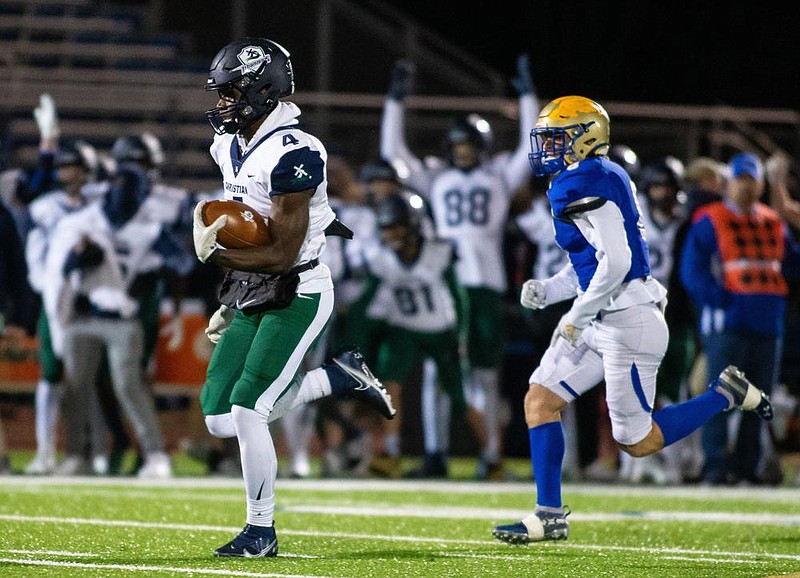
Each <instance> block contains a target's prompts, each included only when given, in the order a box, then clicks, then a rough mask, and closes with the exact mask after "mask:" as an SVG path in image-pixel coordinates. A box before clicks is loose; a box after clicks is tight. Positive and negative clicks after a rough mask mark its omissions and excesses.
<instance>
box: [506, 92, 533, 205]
mask: <svg viewBox="0 0 800 578" xmlns="http://www.w3.org/2000/svg"><path fill="white" fill-rule="evenodd" d="M538 111H539V102H538V100H537V99H536V95H534V94H533V93H530V92H529V93H527V94H522V95H520V97H519V142H518V143H517V148H516V150H515V151H514V153H513V154H512V155H511V157H510V158H509V159H508V162H507V164H506V165H505V167H504V169H503V179H504V180H505V183H506V186H507V187H508V190H509V191H515V190H516V189H518V188H519V187H520V186H521V185H522V183H524V182H525V179H527V178H528V177H530V176H531V165H530V163H529V161H528V153H529V152H531V141H530V132H531V129H532V128H533V125H534V124H536V114H537V113H538Z"/></svg>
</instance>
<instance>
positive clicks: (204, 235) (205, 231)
mask: <svg viewBox="0 0 800 578" xmlns="http://www.w3.org/2000/svg"><path fill="white" fill-rule="evenodd" d="M205 204H206V201H200V202H199V203H197V206H196V207H195V208H194V222H193V224H192V236H193V237H194V252H195V253H197V258H198V259H200V262H201V263H205V262H206V261H208V258H209V257H211V253H213V252H214V251H216V250H217V233H218V232H219V230H220V229H221V228H222V227H224V226H225V223H227V222H228V215H220V216H219V217H217V220H216V221H214V222H213V223H211V224H210V225H208V226H206V224H205V223H203V205H205Z"/></svg>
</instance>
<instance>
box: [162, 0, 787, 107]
mask: <svg viewBox="0 0 800 578" xmlns="http://www.w3.org/2000/svg"><path fill="white" fill-rule="evenodd" d="M384 1H385V3H386V4H388V5H390V6H393V7H394V8H396V9H397V10H400V11H402V12H404V13H405V14H407V15H409V16H411V17H413V18H414V19H417V20H418V21H419V22H420V24H422V25H424V26H425V27H427V28H429V29H431V30H433V31H435V32H436V33H438V34H440V35H441V36H442V37H443V38H445V39H447V40H449V41H451V42H453V43H454V44H456V45H457V46H459V47H460V48H462V49H464V50H465V51H467V52H468V53H469V54H471V55H474V57H475V59H476V61H480V62H484V63H487V64H490V65H492V66H494V67H495V68H497V70H498V71H500V72H504V73H506V74H508V75H509V76H511V75H513V73H514V61H515V58H516V56H517V55H518V54H519V53H521V52H527V53H529V55H530V58H531V62H532V68H533V74H534V81H535V82H536V85H537V89H538V92H539V94H540V95H543V96H545V97H555V96H560V95H563V94H568V93H577V94H584V95H586V96H589V97H591V98H594V99H595V100H599V101H609V100H616V101H630V102H651V103H672V104H723V103H724V104H730V105H734V106H748V107H778V108H800V16H798V14H800V11H798V10H797V6H796V5H794V7H792V4H791V3H789V6H788V7H784V8H782V9H778V8H777V3H775V2H772V1H768V2H763V1H762V2H747V1H743V2H735V3H734V2H703V1H697V2H693V3H688V2H653V1H647V0H629V1H613V0H612V1H607V2H582V1H575V2H555V1H549V2H544V1H527V2H519V1H515V2H512V1H508V0H495V1H492V2H474V1H473V2H466V1H461V2H456V1H452V0H429V1H427V2H416V1H415V2H408V1H402V0H384ZM353 3H354V4H360V5H363V6H369V5H371V4H372V5H374V4H375V3H376V2H375V1H374V0H373V1H370V0H358V1H354V2H353ZM290 4H291V5H292V6H297V5H298V4H300V5H302V4H303V1H302V0H300V1H297V0H294V1H292V2H291V3H290ZM334 4H336V3H335V2H334ZM287 6H288V4H286V3H284V2H281V1H272V2H256V1H251V2H250V3H249V11H248V17H247V27H248V29H247V32H248V33H249V34H255V35H262V36H266V37H269V38H272V39H275V40H278V41H279V42H282V43H284V44H285V45H286V46H287V47H288V48H289V49H290V51H291V52H292V53H293V54H298V56H300V55H301V54H304V53H309V52H312V51H313V50H314V48H315V46H314V43H315V41H316V38H315V34H314V32H313V29H314V18H313V2H312V3H309V4H308V10H307V11H305V14H306V17H305V19H303V16H302V15H301V16H300V17H299V19H296V20H295V21H293V22H290V23H289V24H287V23H286V22H285V20H284V17H285V13H286V12H289V10H288V9H287V8H286V7H287ZM230 12H231V0H228V1H224V0H223V1H217V2H202V1H198V2H191V3H184V2H166V3H165V22H164V24H165V25H166V26H167V27H169V28H172V29H175V30H183V31H185V32H188V33H191V35H192V37H193V41H194V43H195V46H196V49H197V54H198V56H199V57H205V58H206V59H208V58H211V57H212V56H213V54H214V53H215V52H216V49H218V48H219V47H221V46H222V45H224V44H225V43H227V42H228V41H229V40H230V39H231V33H230V30H231V28H230V26H229V24H228V21H227V19H228V18H229V16H230ZM349 40H350V46H340V47H339V49H338V50H339V53H340V54H341V55H342V58H346V59H348V60H350V70H351V72H352V74H353V79H352V80H353V84H354V86H357V87H358V88H359V89H360V90H363V81H364V79H363V76H364V70H363V67H362V65H361V63H362V62H364V63H369V62H370V61H371V60H372V59H374V58H376V57H377V56H379V55H375V54H371V53H370V50H369V49H364V50H362V49H361V47H360V45H361V43H363V42H364V39H363V38H359V35H358V34H352V35H350V36H349ZM380 56H386V55H380ZM389 56H391V57H400V56H403V55H402V53H401V52H400V49H398V51H397V53H396V54H390V55H389ZM298 62H302V60H301V59H299V58H298ZM368 70H371V69H369V68H368ZM371 80H372V81H373V84H374V89H372V90H371V91H374V92H383V91H384V90H385V87H386V82H385V81H386V77H379V78H374V77H372V78H371Z"/></svg>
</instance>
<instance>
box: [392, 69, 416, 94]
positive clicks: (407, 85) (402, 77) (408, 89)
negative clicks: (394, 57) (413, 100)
mask: <svg viewBox="0 0 800 578" xmlns="http://www.w3.org/2000/svg"><path fill="white" fill-rule="evenodd" d="M415 73H416V68H415V67H414V64H413V63H412V62H411V61H409V60H398V61H397V62H395V63H394V64H393V65H392V76H391V84H390V85H389V98H391V99H393V100H403V99H404V98H405V97H406V96H408V95H409V94H412V93H413V92H414V87H413V84H414V74H415Z"/></svg>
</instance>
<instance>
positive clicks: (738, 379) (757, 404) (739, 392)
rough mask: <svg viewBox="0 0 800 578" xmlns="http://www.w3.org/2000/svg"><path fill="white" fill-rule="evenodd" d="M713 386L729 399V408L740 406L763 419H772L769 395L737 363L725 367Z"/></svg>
mask: <svg viewBox="0 0 800 578" xmlns="http://www.w3.org/2000/svg"><path fill="white" fill-rule="evenodd" d="M711 387H712V388H713V389H714V390H715V391H717V392H718V393H721V394H722V395H724V396H725V397H726V398H727V399H728V403H729V405H728V410H731V409H734V408H739V409H741V410H742V411H753V412H755V413H756V414H757V415H758V417H760V418H761V419H763V420H766V421H769V420H771V419H772V417H773V412H772V403H771V402H770V400H769V396H768V395H767V394H766V393H764V392H763V391H761V390H760V389H759V388H757V387H756V386H755V385H753V384H752V383H750V381H749V380H748V379H747V378H746V377H745V376H744V373H742V372H741V371H740V370H739V369H738V368H737V367H736V366H735V365H729V366H728V367H726V368H725V369H723V370H722V373H720V374H719V379H717V380H716V382H715V383H713V384H712V385H711Z"/></svg>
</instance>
